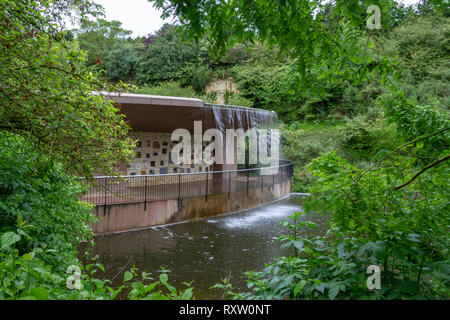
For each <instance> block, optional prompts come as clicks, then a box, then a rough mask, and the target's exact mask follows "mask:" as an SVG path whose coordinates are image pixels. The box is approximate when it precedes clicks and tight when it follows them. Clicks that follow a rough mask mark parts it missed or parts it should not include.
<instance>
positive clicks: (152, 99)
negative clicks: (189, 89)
mask: <svg viewBox="0 0 450 320" xmlns="http://www.w3.org/2000/svg"><path fill="white" fill-rule="evenodd" d="M97 94H98V93H97ZM100 94H102V95H104V96H105V98H106V99H108V100H113V101H114V103H115V104H116V105H117V106H118V108H120V111H121V112H122V113H123V114H124V115H125V116H126V121H127V122H128V124H129V125H130V127H131V128H132V130H134V131H151V132H173V131H174V130H175V129H178V128H183V129H187V130H189V131H190V132H191V133H193V132H194V121H202V127H203V131H205V130H207V129H209V128H218V127H219V126H221V123H222V124H223V123H225V126H226V128H227V129H231V128H234V129H236V128H242V129H244V130H246V129H248V128H249V127H252V126H255V125H257V122H258V121H256V122H255V119H258V118H260V119H263V118H265V119H267V118H271V117H272V118H273V117H275V118H276V114H275V113H274V112H270V111H266V110H261V109H254V108H246V107H232V106H230V107H228V106H217V107H214V106H212V105H209V104H205V103H204V102H203V100H200V99H193V98H180V97H168V96H155V95H144V94H131V93H110V92H101V93H100ZM218 122H221V123H218Z"/></svg>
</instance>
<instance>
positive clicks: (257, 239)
mask: <svg viewBox="0 0 450 320" xmlns="http://www.w3.org/2000/svg"><path fill="white" fill-rule="evenodd" d="M303 199H304V197H302V196H299V195H290V196H288V197H286V198H284V199H281V200H278V201H276V202H273V203H270V204H268V205H264V206H262V207H259V208H255V209H251V210H247V211H244V212H240V213H236V214H229V215H222V216H216V217H213V218H208V219H204V220H199V221H191V222H184V223H178V224H172V225H166V226H159V227H152V228H148V229H144V230H139V231H132V232H123V233H116V234H112V235H104V236H98V237H96V238H95V242H96V247H95V253H96V254H98V255H99V262H100V263H102V264H103V265H104V266H105V278H107V279H110V280H112V282H113V285H114V286H118V285H120V283H121V281H122V279H123V273H124V271H126V270H128V269H130V268H131V267H132V266H133V265H134V266H135V267H136V268H137V269H138V270H139V272H138V273H139V274H140V271H146V272H147V273H149V274H150V275H151V276H152V277H154V278H157V277H158V276H159V273H160V272H161V267H164V268H166V269H169V270H170V271H171V272H170V273H169V282H170V283H171V284H172V285H174V286H175V287H177V288H185V286H184V285H183V284H182V282H183V281H188V282H189V281H193V284H192V285H193V287H194V288H195V289H194V294H195V298H196V299H220V298H221V297H222V294H223V292H222V291H220V290H218V289H213V290H210V289H209V288H210V287H211V286H212V285H214V284H215V283H218V282H220V280H221V279H223V278H225V277H227V276H229V277H230V279H231V283H232V285H233V288H234V291H242V290H245V289H246V283H245V278H246V277H245V275H244V274H243V273H244V272H246V271H249V270H259V269H262V268H263V267H264V265H265V264H266V263H268V262H270V261H271V260H272V259H273V258H274V257H278V256H282V255H286V254H289V252H286V251H285V250H282V249H281V248H280V242H279V241H278V240H277V237H278V236H279V235H281V234H284V233H286V232H287V231H286V230H285V229H284V228H283V227H281V226H279V224H280V222H281V221H282V220H287V219H288V216H289V215H291V214H292V213H294V212H299V211H302V206H301V203H302V201H303ZM302 220H309V221H314V222H316V224H317V228H316V229H314V231H311V232H314V234H318V233H324V232H325V230H327V228H328V219H327V218H326V217H323V216H320V215H316V214H311V215H309V216H308V215H305V216H303V218H302Z"/></svg>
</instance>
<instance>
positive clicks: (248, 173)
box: [247, 170, 250, 196]
mask: <svg viewBox="0 0 450 320" xmlns="http://www.w3.org/2000/svg"><path fill="white" fill-rule="evenodd" d="M249 179H250V172H249V171H248V170H247V196H248V180H249Z"/></svg>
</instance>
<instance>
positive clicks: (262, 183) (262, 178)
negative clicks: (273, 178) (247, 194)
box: [259, 170, 264, 195]
mask: <svg viewBox="0 0 450 320" xmlns="http://www.w3.org/2000/svg"><path fill="white" fill-rule="evenodd" d="M259 175H260V176H261V195H262V193H263V187H264V175H263V174H262V173H261V170H260V171H259Z"/></svg>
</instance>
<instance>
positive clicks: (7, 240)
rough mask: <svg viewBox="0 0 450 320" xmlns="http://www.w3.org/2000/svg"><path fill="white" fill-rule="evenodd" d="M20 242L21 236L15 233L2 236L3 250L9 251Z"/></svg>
mask: <svg viewBox="0 0 450 320" xmlns="http://www.w3.org/2000/svg"><path fill="white" fill-rule="evenodd" d="M19 241H20V236H19V235H18V234H17V233H14V232H6V233H4V234H2V237H1V244H2V250H3V249H8V248H9V247H11V246H12V245H13V244H15V243H16V242H19Z"/></svg>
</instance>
